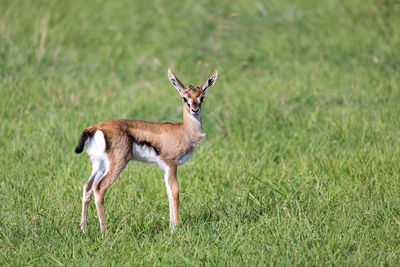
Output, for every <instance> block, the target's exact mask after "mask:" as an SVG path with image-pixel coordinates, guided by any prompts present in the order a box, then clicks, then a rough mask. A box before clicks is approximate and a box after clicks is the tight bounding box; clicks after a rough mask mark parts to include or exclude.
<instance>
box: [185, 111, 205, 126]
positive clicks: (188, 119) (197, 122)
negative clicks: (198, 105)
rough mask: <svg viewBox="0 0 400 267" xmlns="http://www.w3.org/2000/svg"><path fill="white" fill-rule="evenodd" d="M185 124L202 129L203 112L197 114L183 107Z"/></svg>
mask: <svg viewBox="0 0 400 267" xmlns="http://www.w3.org/2000/svg"><path fill="white" fill-rule="evenodd" d="M183 124H184V125H185V126H186V127H189V128H194V129H198V130H200V131H202V127H201V113H199V114H197V115H193V114H190V112H189V111H187V110H186V108H183Z"/></svg>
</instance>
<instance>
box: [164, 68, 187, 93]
mask: <svg viewBox="0 0 400 267" xmlns="http://www.w3.org/2000/svg"><path fill="white" fill-rule="evenodd" d="M168 79H169V81H170V82H171V83H172V85H173V86H174V87H175V88H176V90H178V92H179V94H180V93H181V92H182V90H183V89H184V88H185V86H184V85H183V83H182V82H181V81H180V80H179V79H178V78H176V77H175V75H174V73H173V72H172V71H171V69H168Z"/></svg>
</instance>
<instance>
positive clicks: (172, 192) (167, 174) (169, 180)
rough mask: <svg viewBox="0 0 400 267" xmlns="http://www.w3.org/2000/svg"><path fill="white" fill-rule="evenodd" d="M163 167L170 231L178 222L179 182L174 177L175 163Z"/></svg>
mask: <svg viewBox="0 0 400 267" xmlns="http://www.w3.org/2000/svg"><path fill="white" fill-rule="evenodd" d="M163 167H164V168H163V171H164V181H165V186H166V188H167V194H168V202H169V225H170V228H171V232H173V231H174V230H175V226H176V225H178V223H179V216H178V210H179V184H178V179H177V178H176V171H177V164H168V165H166V166H163Z"/></svg>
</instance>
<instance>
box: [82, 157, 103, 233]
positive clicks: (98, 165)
mask: <svg viewBox="0 0 400 267" xmlns="http://www.w3.org/2000/svg"><path fill="white" fill-rule="evenodd" d="M105 164H106V163H105V162H104V161H101V160H92V174H91V175H90V177H89V179H88V180H87V182H86V184H84V186H83V197H82V215H81V229H82V231H83V232H85V231H86V218H87V212H88V205H89V203H90V200H91V198H92V195H93V188H92V187H93V184H94V183H95V182H96V181H98V180H99V179H101V177H102V176H103V175H104V173H105V171H106V166H105Z"/></svg>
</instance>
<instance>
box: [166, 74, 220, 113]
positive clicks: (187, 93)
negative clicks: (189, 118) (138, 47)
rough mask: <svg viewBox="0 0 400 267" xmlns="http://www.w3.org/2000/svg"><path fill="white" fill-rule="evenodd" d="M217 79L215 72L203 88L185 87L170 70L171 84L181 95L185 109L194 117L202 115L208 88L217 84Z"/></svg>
mask: <svg viewBox="0 0 400 267" xmlns="http://www.w3.org/2000/svg"><path fill="white" fill-rule="evenodd" d="M217 77H218V71H214V73H213V74H211V76H210V77H209V78H208V79H207V80H206V81H205V83H203V85H202V86H192V85H189V86H184V85H183V83H182V82H181V81H180V80H179V79H178V78H176V76H175V75H174V74H173V73H172V71H171V69H168V78H169V80H170V82H171V83H172V85H173V86H174V87H175V88H176V90H178V92H179V94H180V95H181V97H182V102H183V104H184V108H185V109H186V110H187V111H188V112H189V113H190V114H192V115H199V114H200V111H201V104H202V103H203V100H204V95H205V93H206V92H207V90H208V88H210V87H211V86H212V85H213V84H214V83H215V81H216V80H217Z"/></svg>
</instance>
